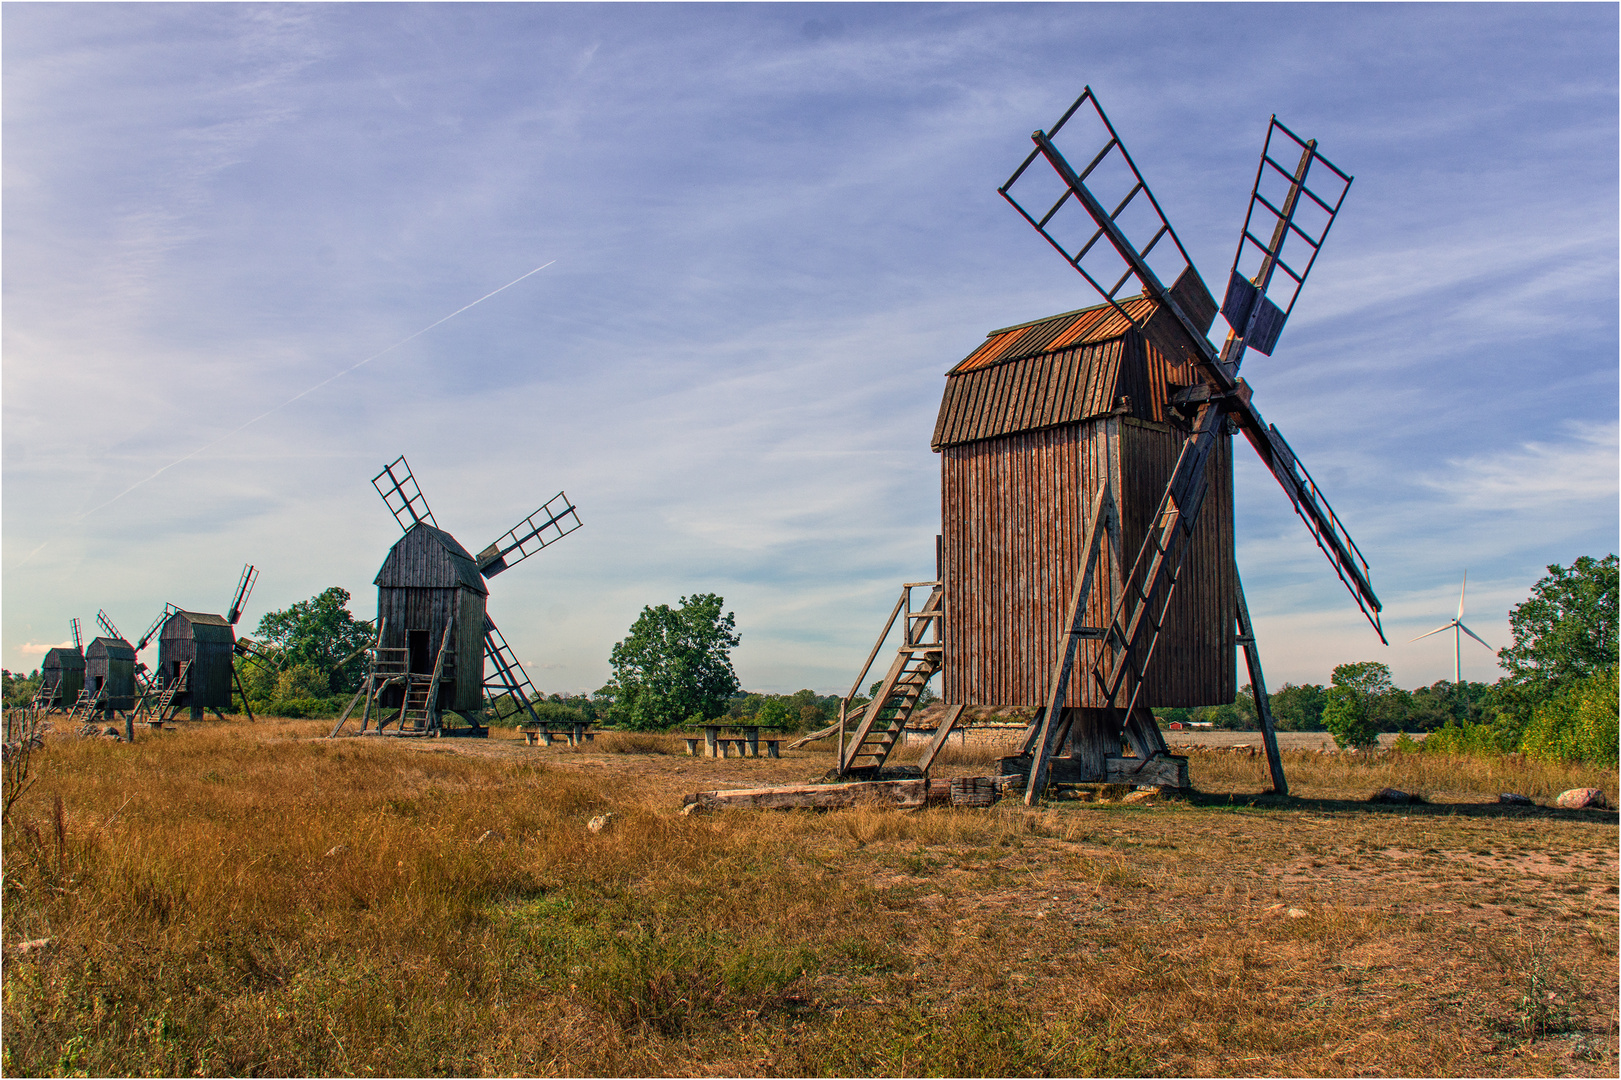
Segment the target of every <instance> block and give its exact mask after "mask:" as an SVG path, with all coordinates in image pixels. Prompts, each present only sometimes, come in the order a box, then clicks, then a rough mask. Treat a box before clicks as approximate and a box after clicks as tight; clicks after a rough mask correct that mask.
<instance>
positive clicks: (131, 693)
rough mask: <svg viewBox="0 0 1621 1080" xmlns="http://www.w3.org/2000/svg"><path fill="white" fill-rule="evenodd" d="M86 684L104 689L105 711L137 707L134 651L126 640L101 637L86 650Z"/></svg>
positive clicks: (103, 702)
mask: <svg viewBox="0 0 1621 1080" xmlns="http://www.w3.org/2000/svg"><path fill="white" fill-rule="evenodd" d="M84 682H85V685H86V686H88V687H90V688H91V689H92V690H93V691H94V690H101V689H102V688H105V689H106V691H107V696H106V697H105V698H104V699H103V701H102V708H103V709H104V710H112V709H133V708H134V707H135V650H134V649H132V648H130V644H129V642H127V641H122V640H120V639H118V638H104V637H98V638H96V639H95V640H94V641H92V642H91V643H90V645H89V646H88V647H87V648H86V649H85V651H84Z"/></svg>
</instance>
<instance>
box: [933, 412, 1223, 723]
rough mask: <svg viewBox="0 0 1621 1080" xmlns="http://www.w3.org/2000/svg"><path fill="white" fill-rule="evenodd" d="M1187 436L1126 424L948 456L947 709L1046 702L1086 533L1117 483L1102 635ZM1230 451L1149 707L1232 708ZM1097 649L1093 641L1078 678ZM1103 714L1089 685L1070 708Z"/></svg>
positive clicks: (1082, 684) (1153, 677)
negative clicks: (1116, 540)
mask: <svg viewBox="0 0 1621 1080" xmlns="http://www.w3.org/2000/svg"><path fill="white" fill-rule="evenodd" d="M1183 440H1184V435H1183V434H1182V433H1181V432H1180V431H1178V430H1176V429H1174V428H1172V427H1171V426H1169V425H1166V424H1156V423H1152V422H1146V421H1140V420H1136V419H1134V418H1132V417H1130V416H1125V415H1117V416H1110V417H1105V418H1102V419H1098V420H1092V421H1086V422H1082V423H1076V424H1069V425H1064V426H1060V427H1050V428H1044V429H1041V430H1037V431H1026V432H1018V433H1015V434H1011V435H1006V436H1002V437H998V438H992V439H982V440H977V441H974V442H968V443H964V444H960V445H955V446H947V447H945V448H943V449H942V451H941V521H942V530H943V565H942V573H943V575H944V581H945V593H946V605H947V615H946V635H947V637H946V642H947V644H946V655H945V669H944V686H943V688H942V693H943V695H944V697H945V700H946V701H947V702H948V703H950V704H959V703H962V704H975V705H1026V706H1028V705H1040V704H1043V703H1044V700H1045V697H1046V690H1047V686H1048V682H1049V680H1050V679H1051V675H1052V668H1053V664H1054V662H1055V661H1056V658H1057V649H1058V630H1059V626H1060V624H1061V622H1062V620H1063V618H1064V616H1065V614H1066V612H1067V609H1068V605H1069V599H1070V593H1071V591H1072V590H1073V589H1074V583H1075V574H1076V571H1077V568H1078V567H1079V565H1080V561H1081V559H1082V557H1083V554H1084V553H1083V552H1082V551H1081V543H1082V536H1081V531H1082V530H1083V529H1084V528H1085V524H1086V523H1085V521H1084V518H1085V516H1086V515H1087V513H1088V512H1089V510H1090V507H1091V503H1092V500H1093V498H1094V497H1095V496H1096V494H1097V491H1098V489H1099V488H1100V487H1101V485H1102V483H1103V481H1104V479H1105V478H1106V477H1107V478H1108V479H1109V480H1110V482H1111V483H1112V485H1113V490H1114V493H1115V498H1116V500H1117V503H1118V505H1119V507H1120V516H1121V531H1122V544H1123V547H1124V551H1122V552H1119V553H1117V552H1114V551H1112V550H1111V545H1110V544H1109V543H1108V542H1107V540H1105V541H1104V544H1103V555H1104V559H1105V561H1104V563H1103V564H1102V569H1103V570H1104V572H1102V573H1100V574H1099V575H1098V576H1097V578H1096V579H1095V580H1096V584H1095V585H1094V588H1093V591H1092V596H1091V599H1090V602H1089V605H1088V612H1087V618H1086V625H1089V626H1102V625H1105V624H1106V623H1107V621H1108V617H1109V615H1108V612H1109V610H1110V609H1111V608H1112V606H1113V604H1114V603H1115V602H1116V601H1117V599H1118V596H1119V590H1120V578H1121V576H1122V575H1123V574H1124V573H1125V572H1127V571H1129V569H1130V564H1131V560H1133V559H1134V558H1135V557H1136V554H1137V549H1138V547H1139V546H1140V545H1141V543H1142V540H1143V536H1144V535H1145V530H1146V528H1147V527H1148V524H1149V523H1150V522H1151V521H1152V520H1153V516H1154V513H1155V511H1156V509H1157V507H1158V505H1159V500H1160V496H1161V495H1162V494H1163V492H1164V487H1165V484H1166V481H1167V480H1168V479H1169V478H1170V474H1171V472H1172V470H1173V469H1174V467H1175V464H1176V456H1177V454H1178V453H1179V452H1180V449H1181V446H1182V442H1183ZM1231 461H1232V453H1231V443H1230V439H1229V438H1228V437H1227V436H1222V437H1221V438H1220V439H1219V440H1218V445H1217V449H1216V451H1215V453H1214V454H1213V455H1212V458H1211V461H1210V463H1209V465H1208V467H1207V473H1206V475H1207V478H1208V482H1209V484H1210V492H1209V494H1208V495H1207V497H1206V501H1205V505H1204V508H1203V512H1202V513H1201V515H1200V518H1199V524H1198V526H1197V528H1196V529H1195V534H1194V546H1193V548H1192V550H1190V552H1189V555H1188V564H1187V566H1186V568H1185V569H1184V571H1183V574H1182V577H1181V580H1180V582H1179V584H1178V587H1177V593H1176V597H1175V599H1174V600H1173V603H1172V609H1171V614H1170V618H1169V621H1168V625H1167V627H1166V630H1165V632H1164V633H1163V634H1162V635H1161V636H1160V641H1159V645H1158V647H1157V649H1156V652H1155V657H1154V661H1153V663H1152V665H1151V666H1150V669H1149V675H1148V680H1147V685H1146V687H1145V693H1146V694H1147V695H1148V700H1147V704H1148V705H1150V706H1177V705H1180V706H1192V705H1206V704H1222V703H1226V702H1230V701H1231V700H1232V699H1233V693H1234V665H1235V660H1236V654H1235V651H1234V644H1235V643H1234V632H1233V581H1234V576H1233V571H1232V558H1231V552H1232V468H1231ZM1099 648H1100V646H1099V645H1098V644H1096V643H1092V642H1086V643H1083V645H1082V649H1081V654H1080V655H1081V664H1082V665H1083V666H1082V668H1081V670H1082V671H1083V672H1084V670H1085V669H1086V667H1089V666H1090V664H1091V662H1092V660H1093V658H1094V655H1095V653H1096V652H1097V650H1098V649H1099ZM1065 703H1066V704H1067V705H1070V706H1074V707H1097V706H1099V705H1101V704H1102V701H1101V700H1100V698H1099V695H1098V693H1097V689H1096V687H1095V686H1094V685H1093V684H1091V683H1090V681H1089V680H1087V679H1086V678H1084V677H1082V678H1076V679H1072V680H1071V682H1070V690H1069V694H1068V697H1067V699H1066V702H1065Z"/></svg>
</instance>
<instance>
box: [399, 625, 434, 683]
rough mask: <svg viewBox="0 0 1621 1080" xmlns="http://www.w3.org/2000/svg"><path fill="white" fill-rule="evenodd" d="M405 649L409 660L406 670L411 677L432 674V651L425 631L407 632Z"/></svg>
mask: <svg viewBox="0 0 1621 1080" xmlns="http://www.w3.org/2000/svg"><path fill="white" fill-rule="evenodd" d="M405 648H406V650H407V654H406V655H407V656H408V658H409V661H410V662H409V664H408V670H409V671H410V672H411V674H413V675H432V674H433V650H432V646H431V642H430V641H429V635H428V631H426V630H407V631H406V632H405Z"/></svg>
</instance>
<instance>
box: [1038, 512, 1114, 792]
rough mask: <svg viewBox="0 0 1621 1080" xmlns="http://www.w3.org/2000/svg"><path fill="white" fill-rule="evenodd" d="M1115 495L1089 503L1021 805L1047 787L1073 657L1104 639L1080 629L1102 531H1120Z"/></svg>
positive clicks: (1095, 631) (1100, 633) (1097, 631)
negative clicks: (1085, 646)
mask: <svg viewBox="0 0 1621 1080" xmlns="http://www.w3.org/2000/svg"><path fill="white" fill-rule="evenodd" d="M1118 516H1119V515H1118V514H1117V512H1116V508H1115V504H1114V494H1113V493H1112V492H1111V491H1110V490H1109V485H1108V483H1107V482H1105V483H1104V485H1103V487H1102V488H1101V489H1099V491H1098V493H1097V497H1096V498H1095V499H1093V500H1092V513H1091V514H1090V515H1089V516H1088V518H1087V525H1086V539H1085V541H1083V546H1082V550H1083V551H1084V552H1085V553H1086V554H1085V555H1084V556H1083V558H1084V562H1083V563H1082V567H1081V573H1080V574H1079V575H1078V576H1077V577H1076V579H1075V591H1074V593H1073V595H1072V596H1071V597H1070V602H1069V616H1068V618H1067V619H1066V620H1065V624H1064V626H1063V628H1062V630H1061V631H1060V632H1061V633H1062V634H1063V640H1062V641H1061V642H1060V645H1059V650H1058V662H1057V663H1056V664H1054V665H1053V674H1052V682H1051V684H1050V686H1049V688H1048V691H1047V704H1046V706H1045V707H1044V709H1043V711H1042V719H1041V729H1040V731H1039V732H1038V733H1037V735H1036V739H1035V746H1034V750H1035V757H1034V759H1033V760H1032V761H1031V763H1030V782H1029V784H1028V785H1027V786H1026V788H1025V792H1024V804H1025V805H1026V806H1033V805H1035V802H1036V800H1037V799H1038V798H1040V797H1041V793H1042V792H1043V791H1044V790H1046V787H1047V763H1048V760H1049V759H1050V758H1051V757H1052V752H1053V747H1054V745H1055V742H1056V739H1055V738H1054V736H1056V735H1057V734H1058V728H1059V726H1060V720H1061V718H1062V716H1063V711H1064V698H1065V697H1066V696H1067V695H1068V693H1069V676H1070V671H1071V669H1072V668H1073V667H1074V666H1075V654H1076V653H1077V652H1079V651H1080V647H1081V641H1082V639H1095V638H1100V637H1102V636H1103V631H1102V630H1101V629H1094V628H1092V627H1087V626H1082V625H1081V623H1082V622H1083V620H1085V618H1086V608H1087V601H1088V600H1089V599H1090V598H1091V595H1092V581H1093V578H1094V576H1095V575H1096V572H1097V568H1098V559H1099V556H1100V555H1101V552H1102V547H1103V537H1104V533H1105V531H1107V532H1109V534H1110V535H1114V534H1115V533H1116V532H1117V531H1118V529H1119V522H1118V520H1117V519H1118Z"/></svg>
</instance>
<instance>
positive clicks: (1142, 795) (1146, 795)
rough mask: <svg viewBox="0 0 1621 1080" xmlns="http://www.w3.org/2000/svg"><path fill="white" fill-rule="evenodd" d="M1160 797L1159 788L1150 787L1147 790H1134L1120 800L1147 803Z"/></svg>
mask: <svg viewBox="0 0 1621 1080" xmlns="http://www.w3.org/2000/svg"><path fill="white" fill-rule="evenodd" d="M1157 798H1159V788H1148V789H1147V790H1146V791H1133V792H1131V793H1130V794H1128V795H1127V796H1126V797H1125V798H1124V799H1121V800H1120V801H1121V802H1123V803H1146V802H1153V801H1154V800H1155V799H1157Z"/></svg>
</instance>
